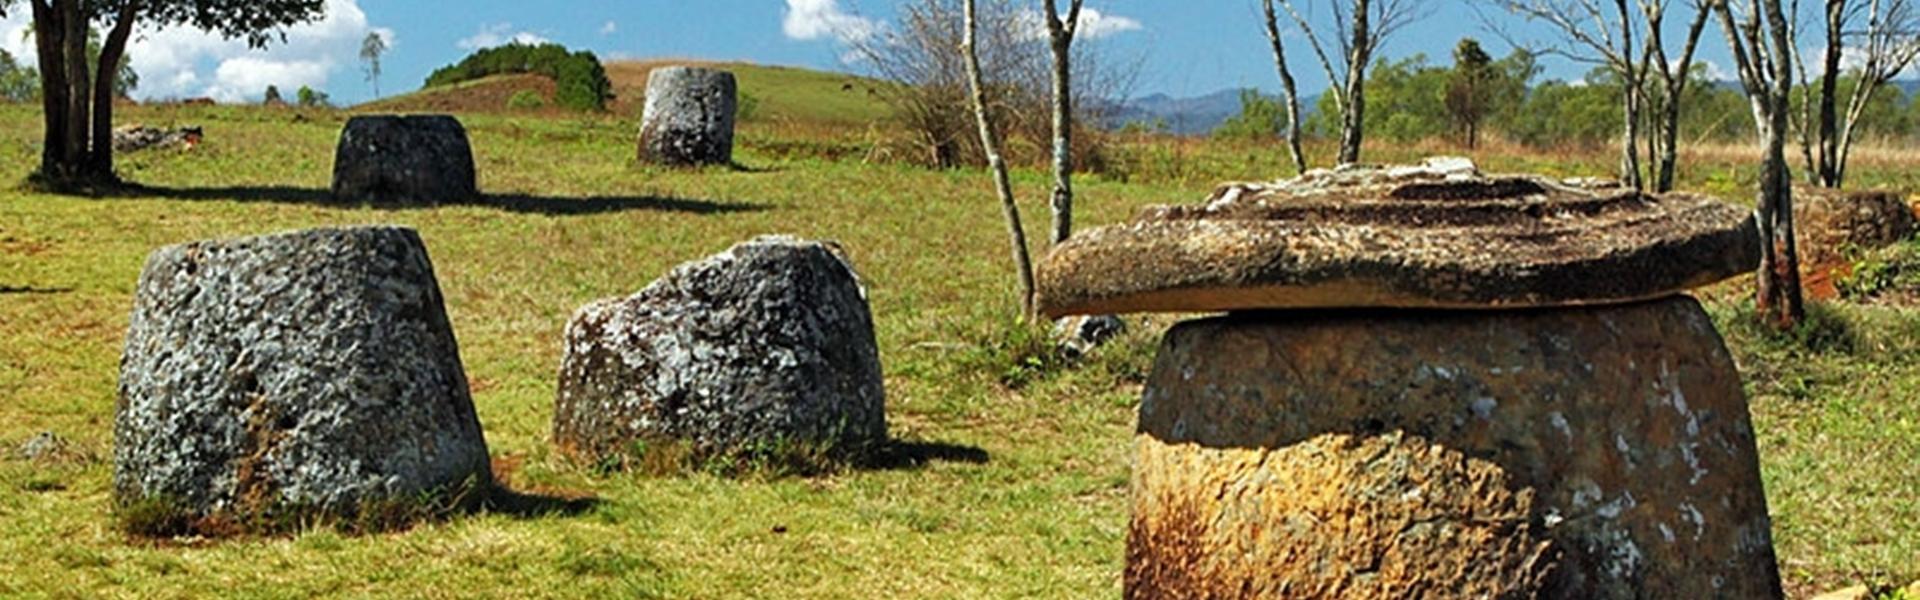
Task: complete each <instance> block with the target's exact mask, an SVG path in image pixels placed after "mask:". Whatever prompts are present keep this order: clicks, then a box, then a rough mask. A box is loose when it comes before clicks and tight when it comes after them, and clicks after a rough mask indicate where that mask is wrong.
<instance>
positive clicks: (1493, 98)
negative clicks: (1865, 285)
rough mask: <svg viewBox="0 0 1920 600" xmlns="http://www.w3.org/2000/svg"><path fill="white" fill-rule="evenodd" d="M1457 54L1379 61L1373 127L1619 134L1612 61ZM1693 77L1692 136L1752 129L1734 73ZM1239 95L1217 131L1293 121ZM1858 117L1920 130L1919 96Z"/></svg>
mask: <svg viewBox="0 0 1920 600" xmlns="http://www.w3.org/2000/svg"><path fill="white" fill-rule="evenodd" d="M1467 41H1468V42H1471V40H1467ZM1462 45H1463V46H1465V45H1466V44H1465V43H1463V44H1462ZM1475 48H1476V49H1477V45H1475ZM1456 54H1457V53H1456ZM1458 58H1459V57H1458V56H1456V62H1455V64H1454V65H1451V66H1448V65H1435V64H1431V63H1430V62H1429V60H1428V58H1427V57H1426V56H1425V55H1415V56H1412V57H1409V58H1405V59H1401V60H1397V61H1390V60H1381V61H1378V62H1376V63H1375V64H1374V67H1373V68H1372V69H1370V72H1369V73H1368V75H1367V84H1366V85H1367V96H1368V102H1369V110H1368V111H1367V114H1366V116H1365V121H1366V122H1365V127H1366V130H1367V132H1368V135H1371V136H1377V137H1379V138H1381V139H1386V140H1392V141H1395V142H1414V141H1420V140H1427V139H1451V140H1456V141H1457V142H1458V143H1460V144H1461V145H1462V146H1463V147H1468V148H1470V147H1472V146H1473V144H1474V139H1475V138H1478V137H1483V136H1485V135H1494V136H1499V137H1501V138H1504V139H1506V140H1508V141H1511V142H1516V143H1521V144H1526V145H1530V146H1542V147H1544V146H1557V145H1564V144H1573V145H1582V146H1601V145H1606V144H1617V143H1619V137H1620V131H1621V130H1622V125H1623V123H1622V122H1621V119H1622V118H1623V117H1622V114H1621V110H1620V97H1621V82H1620V78H1619V77H1618V76H1617V75H1615V74H1614V73H1613V72H1612V71H1611V70H1608V69H1605V68H1596V69H1594V70H1593V71H1592V72H1589V73H1587V74H1586V76H1585V77H1583V78H1582V79H1580V80H1578V81H1572V82H1569V81H1563V80H1558V79H1555V80H1547V81H1539V82H1536V81H1535V79H1536V78H1537V77H1538V74H1539V69H1538V68H1537V65H1536V62H1535V60H1534V57H1533V56H1531V55H1529V54H1527V53H1525V52H1515V53H1513V54H1511V55H1509V56H1507V57H1505V58H1502V59H1499V60H1494V61H1490V62H1488V63H1485V64H1478V65H1476V64H1474V63H1473V62H1471V61H1469V62H1465V63H1463V62H1460V61H1459V60H1458ZM1463 65H1465V66H1463ZM1689 79H1690V80H1691V84H1690V85H1688V86H1686V88H1685V91H1684V92H1683V93H1682V96H1681V101H1680V105H1681V106H1682V107H1684V108H1685V110H1683V111H1682V112H1681V113H1680V123H1679V138H1680V141H1681V142H1682V145H1683V146H1684V145H1686V144H1695V143H1702V142H1716V143H1744V142H1747V141H1750V140H1751V139H1752V138H1753V136H1754V131H1753V119H1752V118H1751V117H1750V116H1749V115H1748V113H1749V112H1750V111H1751V109H1750V108H1749V107H1748V104H1747V99H1746V96H1745V95H1744V94H1742V93H1741V91H1740V90H1739V89H1737V88H1735V87H1733V85H1735V83H1734V82H1723V81H1714V80H1712V79H1710V78H1709V77H1708V72H1707V70H1706V67H1705V66H1704V65H1700V64H1696V65H1694V66H1693V68H1692V69H1691V70H1690V73H1689ZM1859 82H1860V76H1859V75H1858V74H1846V75H1843V76H1842V77H1840V78H1839V83H1838V88H1839V92H1840V94H1839V95H1840V96H1841V97H1851V95H1852V93H1853V90H1854V89H1855V88H1856V87H1857V86H1858V85H1859ZM1647 87H1648V88H1649V89H1648V90H1646V91H1645V92H1643V93H1646V94H1656V93H1657V90H1656V89H1653V88H1656V86H1653V85H1648V86H1647ZM1805 87H1806V86H1801V87H1798V88H1796V91H1795V92H1794V94H1793V97H1792V100H1793V102H1794V104H1793V111H1794V112H1796V113H1798V112H1800V111H1802V110H1803V106H1802V103H1804V102H1807V101H1808V98H1810V97H1814V96H1813V95H1812V94H1811V93H1810V92H1814V90H1808V89H1804V88H1805ZM1240 103H1241V109H1240V111H1241V112H1240V114H1238V115H1236V116H1234V117H1232V118H1230V119H1228V120H1227V121H1226V122H1224V123H1222V124H1221V125H1220V127H1219V128H1217V129H1215V130H1214V131H1213V135H1214V136H1216V137H1225V138H1249V139H1251V138H1269V139H1270V138H1273V137H1275V136H1277V135H1280V134H1281V133H1282V132H1284V131H1285V127H1286V112H1285V109H1284V107H1283V106H1282V101H1281V99H1279V98H1276V97H1273V96H1267V95H1263V94H1260V93H1257V92H1253V91H1251V90H1249V91H1246V92H1243V93H1242V94H1241V98H1240ZM1315 108H1316V110H1315V111H1314V113H1313V114H1311V115H1309V116H1307V117H1305V118H1303V119H1302V121H1303V122H1302V124H1301V126H1302V129H1303V131H1304V132H1305V133H1306V134H1307V135H1309V136H1313V137H1319V138H1326V139H1333V138H1334V137H1336V136H1338V135H1339V134H1340V128H1341V126H1342V123H1341V122H1340V113H1339V111H1338V110H1337V108H1336V107H1335V106H1334V100H1333V99H1332V98H1330V97H1327V96H1325V95H1323V96H1322V97H1321V98H1320V99H1319V100H1318V104H1317V106H1316V107H1315ZM1652 116H1653V115H1652V114H1651V113H1648V114H1645V115H1643V117H1646V118H1650V117H1652ZM1858 123H1859V125H1858V132H1857V134H1856V135H1857V137H1858V138H1862V139H1867V140H1881V141H1903V142H1904V141H1912V140H1920V96H1915V95H1911V94H1908V93H1906V92H1905V91H1903V90H1901V89H1900V88H1899V87H1897V86H1888V87H1887V88H1886V89H1883V90H1881V91H1880V92H1879V93H1877V94H1873V95H1872V96H1871V97H1870V98H1868V99H1866V100H1865V101H1864V105H1863V106H1862V108H1861V109H1860V118H1859V119H1858Z"/></svg>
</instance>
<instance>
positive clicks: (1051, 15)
mask: <svg viewBox="0 0 1920 600" xmlns="http://www.w3.org/2000/svg"><path fill="white" fill-rule="evenodd" d="M1080 3H1081V0H1069V3H1068V7H1067V18H1066V20H1065V21H1064V22H1063V21H1061V19H1060V11H1059V9H1058V8H1056V7H1055V2H1054V0H1042V1H1041V5H1042V6H1041V8H1042V9H1044V10H1045V12H1046V13H1047V14H1046V22H1047V46H1048V48H1049V49H1051V50H1052V51H1053V202H1052V208H1053V236H1052V238H1050V241H1052V242H1053V243H1055V244H1058V243H1060V242H1064V241H1067V236H1070V235H1073V68H1072V66H1073V63H1072V61H1073V35H1074V33H1075V32H1077V31H1079V29H1080Z"/></svg>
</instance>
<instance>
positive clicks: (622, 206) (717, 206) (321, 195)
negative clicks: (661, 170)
mask: <svg viewBox="0 0 1920 600" xmlns="http://www.w3.org/2000/svg"><path fill="white" fill-rule="evenodd" d="M121 195H123V196H151V197H160V198H166V199H170V200H189V201H221V200H230V201H235V202H274V203H282V204H305V205H311V206H326V207H336V208H346V207H371V208H377V209H382V210H420V209H429V208H434V206H424V205H423V206H412V205H388V204H369V203H365V202H341V201H338V200H335V199H334V197H333V192H332V191H330V190H325V189H318V188H302V187H293V186H231V187H202V188H169V187H152V186H137V187H130V188H129V189H128V190H126V191H125V192H124V193H122V194H121ZM439 206H480V207H487V208H493V209H497V210H502V211H506V212H514V213H527V214H541V215H549V216H576V215H593V214H602V213H614V212H627V211H655V212H679V213H689V214H700V215H707V214H725V213H737V212H759V211H763V210H767V209H769V208H771V207H770V206H769V205H766V204H761V203H757V202H714V201H711V200H699V199H694V198H676V197H672V196H653V195H648V196H599V195H596V196H579V197H567V196H540V195H532V194H483V195H481V197H480V198H479V199H476V200H471V201H465V202H448V203H445V204H441V205H439Z"/></svg>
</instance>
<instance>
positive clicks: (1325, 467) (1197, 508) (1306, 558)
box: [1127, 434, 1559, 598]
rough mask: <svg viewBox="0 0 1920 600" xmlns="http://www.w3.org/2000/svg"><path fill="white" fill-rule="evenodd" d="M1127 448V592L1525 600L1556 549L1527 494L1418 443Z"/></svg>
mask: <svg viewBox="0 0 1920 600" xmlns="http://www.w3.org/2000/svg"><path fill="white" fill-rule="evenodd" d="M1136 447H1137V453H1136V455H1135V458H1136V469H1138V470H1139V471H1140V475H1139V478H1138V479H1137V480H1136V483H1135V486H1134V494H1135V505H1134V517H1133V523H1132V525H1131V527H1130V529H1129V539H1128V553H1127V555H1128V565H1127V589H1128V593H1127V595H1128V596H1129V597H1132V598H1192V597H1205V598H1281V597H1289V598H1406V597H1419V596H1423V595H1435V594H1438V595H1446V596H1453V597H1462V598H1508V597H1535V596H1538V595H1540V594H1541V593H1542V592H1543V590H1544V589H1545V586H1546V584H1547V580H1548V575H1549V574H1550V573H1551V572H1552V570H1553V569H1554V568H1555V566H1556V561H1555V559H1556V558H1557V557H1558V555H1559V553H1558V552H1557V551H1555V550H1554V549H1553V547H1552V543H1551V542H1549V541H1548V540H1547V539H1546V538H1545V537H1544V536H1542V535H1541V534H1540V532H1539V531H1538V529H1539V528H1538V526H1536V525H1535V524H1533V523H1532V522H1531V517H1530V516H1529V515H1530V514H1531V513H1532V512H1533V503H1534V494H1533V491H1532V490H1531V489H1526V488H1516V486H1515V485H1514V483H1513V481H1512V480H1511V478H1510V477H1509V476H1508V475H1507V474H1506V473H1505V472H1504V471H1503V470H1502V469H1501V468H1500V467H1499V466H1498V465H1495V464H1493V463H1492V462H1489V461H1485V460H1479V459H1470V458H1467V457H1466V456H1464V455H1463V454H1461V453H1460V452H1459V451H1457V450H1451V449H1448V448H1445V447H1442V446H1439V445H1436V444H1432V443H1430V442H1428V441H1426V440H1424V439H1420V438H1416V437H1412V436H1406V435H1403V434H1388V435H1380V436H1355V435H1348V434H1329V435H1324V436H1320V437H1316V438H1314V439H1311V440H1308V441H1305V442H1302V443H1299V444H1295V445H1293V446H1289V447H1286V448H1278V449H1261V448H1206V447H1202V446H1199V445H1196V444H1169V443H1165V442H1163V441H1160V440H1157V439H1154V438H1153V437H1152V436H1151V435H1142V436H1140V437H1139V438H1138V439H1137V440H1136ZM1196 492H1199V493H1196Z"/></svg>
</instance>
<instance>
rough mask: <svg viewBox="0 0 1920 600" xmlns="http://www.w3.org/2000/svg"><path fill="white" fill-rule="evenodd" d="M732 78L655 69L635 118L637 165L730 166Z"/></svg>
mask: <svg viewBox="0 0 1920 600" xmlns="http://www.w3.org/2000/svg"><path fill="white" fill-rule="evenodd" d="M734 94H735V84H734V81H733V74H732V73H728V72H726V71H718V70H714V69H702V68H698V67H660V68H657V69H654V70H653V72H652V73H650V74H648V76H647V100H646V104H645V106H644V107H642V109H641V116H640V160H641V161H642V162H653V163H661V164H667V165H676V166H685V165H724V164H731V163H732V162H733V117H734V107H735V103H736V102H737V99H736V98H735V96H734Z"/></svg>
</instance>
